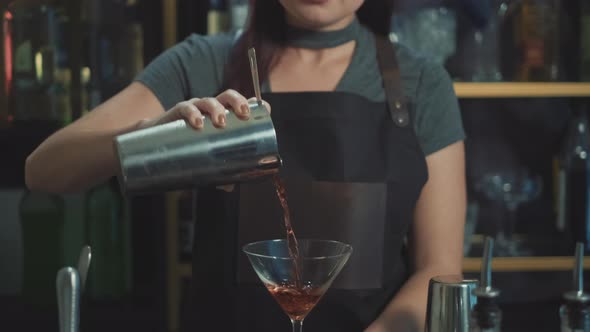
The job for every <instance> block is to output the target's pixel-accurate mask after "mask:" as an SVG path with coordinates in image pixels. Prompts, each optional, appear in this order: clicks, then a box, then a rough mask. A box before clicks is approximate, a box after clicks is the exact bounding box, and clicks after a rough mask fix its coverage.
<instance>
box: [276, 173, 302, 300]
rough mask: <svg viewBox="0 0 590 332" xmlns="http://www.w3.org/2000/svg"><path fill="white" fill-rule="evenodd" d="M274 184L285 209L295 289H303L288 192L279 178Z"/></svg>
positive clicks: (297, 245)
mask: <svg viewBox="0 0 590 332" xmlns="http://www.w3.org/2000/svg"><path fill="white" fill-rule="evenodd" d="M273 183H274V186H275V190H276V192H277V197H278V198H279V202H280V203H281V207H282V208H283V216H284V217H283V218H284V222H285V229H286V231H287V245H288V247H289V255H290V256H291V258H292V259H293V265H294V266H293V268H294V270H295V287H296V288H297V289H301V288H302V287H303V285H302V283H301V274H300V269H299V244H298V243H297V237H296V236H295V231H294V230H293V226H292V225H291V214H290V212H289V203H288V201H287V190H286V189H285V184H284V182H283V180H282V179H281V178H280V177H279V176H278V175H274V176H273Z"/></svg>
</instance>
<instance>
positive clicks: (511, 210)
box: [475, 169, 542, 256]
mask: <svg viewBox="0 0 590 332" xmlns="http://www.w3.org/2000/svg"><path fill="white" fill-rule="evenodd" d="M475 188H476V190H478V191H479V192H481V193H483V194H484V195H485V196H486V197H487V198H488V199H490V200H492V201H496V202H500V203H501V204H502V205H503V207H504V211H505V212H506V218H505V220H504V222H503V223H502V224H503V225H502V227H500V231H499V232H498V234H497V235H496V244H497V249H498V254H499V255H502V256H521V255H526V254H528V253H527V252H526V251H525V250H523V249H519V248H518V243H517V241H515V240H514V237H513V233H514V224H515V222H516V213H517V211H518V208H519V206H520V205H521V204H522V203H526V202H530V201H532V200H534V199H536V198H537V197H539V195H540V194H541V191H542V180H541V177H540V176H538V175H531V174H529V173H528V172H527V171H526V170H522V169H517V170H513V171H504V172H492V173H487V174H485V175H484V176H483V177H482V178H481V179H480V180H479V181H478V182H477V183H476V187H475Z"/></svg>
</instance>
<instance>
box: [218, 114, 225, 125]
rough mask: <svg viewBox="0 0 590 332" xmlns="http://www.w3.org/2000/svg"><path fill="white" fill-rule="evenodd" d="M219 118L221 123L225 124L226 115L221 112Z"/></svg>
mask: <svg viewBox="0 0 590 332" xmlns="http://www.w3.org/2000/svg"><path fill="white" fill-rule="evenodd" d="M217 120H218V121H219V124H220V125H222V126H225V116H224V115H223V114H219V116H218V117H217Z"/></svg>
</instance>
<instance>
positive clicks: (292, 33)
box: [287, 17, 361, 48]
mask: <svg viewBox="0 0 590 332" xmlns="http://www.w3.org/2000/svg"><path fill="white" fill-rule="evenodd" d="M360 27H361V24H360V22H359V21H358V19H357V18H356V17H355V19H354V20H353V21H352V22H351V23H350V24H349V25H348V26H347V27H346V28H344V29H340V30H334V31H317V30H307V29H302V28H297V27H294V26H288V27H287V45H289V46H294V47H301V48H330V47H336V46H339V45H342V44H345V43H348V42H349V41H352V40H356V38H357V36H358V34H359V31H360V30H361V29H360Z"/></svg>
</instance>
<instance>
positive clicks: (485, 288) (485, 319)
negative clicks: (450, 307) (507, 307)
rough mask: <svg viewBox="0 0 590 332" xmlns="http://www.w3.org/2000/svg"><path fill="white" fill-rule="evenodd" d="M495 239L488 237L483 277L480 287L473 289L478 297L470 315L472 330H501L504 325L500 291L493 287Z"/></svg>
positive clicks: (482, 264)
mask: <svg viewBox="0 0 590 332" xmlns="http://www.w3.org/2000/svg"><path fill="white" fill-rule="evenodd" d="M493 252H494V240H493V239H492V238H491V237H486V240H485V246H484V254H483V260H482V263H481V279H480V281H479V287H477V288H475V289H474V290H473V295H474V296H475V297H476V298H477V302H476V304H475V305H474V306H473V310H472V312H471V316H470V323H469V331H470V332H500V331H501V325H502V311H501V310H500V307H499V306H498V303H497V299H498V296H499V295H500V292H499V291H498V290H497V289H495V288H492V257H493Z"/></svg>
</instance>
